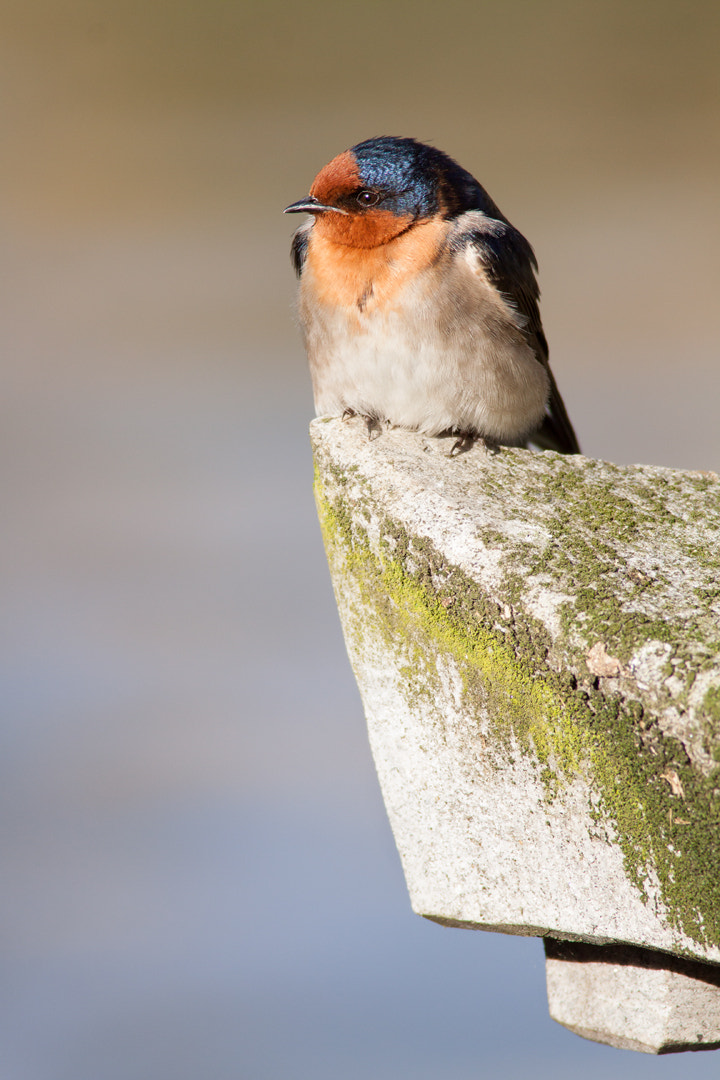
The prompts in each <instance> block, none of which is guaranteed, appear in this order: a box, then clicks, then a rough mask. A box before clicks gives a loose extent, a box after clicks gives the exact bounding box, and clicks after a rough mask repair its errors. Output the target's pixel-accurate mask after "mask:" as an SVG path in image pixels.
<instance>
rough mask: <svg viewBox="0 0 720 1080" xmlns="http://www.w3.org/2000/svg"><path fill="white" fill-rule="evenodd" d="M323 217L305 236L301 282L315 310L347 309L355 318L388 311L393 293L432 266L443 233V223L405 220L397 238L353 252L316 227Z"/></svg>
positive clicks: (446, 227)
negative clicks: (318, 307)
mask: <svg viewBox="0 0 720 1080" xmlns="http://www.w3.org/2000/svg"><path fill="white" fill-rule="evenodd" d="M383 213H384V214H387V215H388V217H391V218H392V219H393V222H394V223H396V224H397V223H398V222H399V221H401V219H400V218H398V217H396V216H395V215H393V214H389V213H388V212H387V211H384V212H383ZM329 216H330V215H329V214H323V215H322V217H321V218H318V219H317V220H316V221H315V224H314V225H313V228H312V230H311V233H310V243H309V246H308V257H307V268H306V269H307V270H309V271H310V274H309V275H307V277H309V278H310V279H311V281H312V286H311V287H312V290H313V293H314V295H315V298H316V299H317V300H318V301H319V302H320V303H321V304H325V305H327V306H329V307H342V308H345V309H352V310H354V311H355V312H356V313H358V314H359V313H362V312H369V311H372V310H377V309H380V310H382V309H387V308H389V307H391V306H392V301H393V299H394V297H395V296H396V294H397V293H398V292H400V291H401V290H402V289H403V288H404V287H405V286H406V285H408V284H409V282H410V281H411V280H412V279H413V278H414V277H415V276H417V274H419V273H422V271H423V270H425V269H427V268H428V267H429V266H432V264H433V263H435V262H437V260H438V259H439V258H440V256H441V255H442V253H443V251H444V248H445V238H446V236H447V233H448V231H449V225H448V223H447V222H446V221H442V220H438V219H436V218H433V219H431V220H429V221H428V220H426V221H418V222H416V223H415V224H410V221H411V219H410V221H409V222H408V223H407V224H409V225H410V227H409V228H408V227H407V224H405V229H404V231H403V232H401V233H400V235H397V234H395V235H391V237H390V238H388V239H387V240H386V241H380V242H379V243H376V244H375V245H373V246H365V245H363V246H353V245H351V244H349V243H347V241H345V242H343V240H339V239H337V231H336V230H335V229H334V228H332V229H330V228H323V227H322V225H323V220H322V219H324V218H326V217H329ZM334 216H335V215H333V217H334ZM340 216H341V215H337V217H340ZM369 216H370V215H364V217H369ZM346 220H347V219H346ZM333 224H334V223H333ZM319 226H320V227H319ZM333 234H334V235H333ZM308 284H309V285H310V281H308Z"/></svg>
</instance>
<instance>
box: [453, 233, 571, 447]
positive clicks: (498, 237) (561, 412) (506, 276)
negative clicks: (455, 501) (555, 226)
mask: <svg viewBox="0 0 720 1080" xmlns="http://www.w3.org/2000/svg"><path fill="white" fill-rule="evenodd" d="M463 217H467V219H468V223H467V226H465V227H464V228H461V229H460V230H459V231H458V233H457V236H456V238H455V240H454V242H455V243H456V244H457V245H458V246H462V247H466V246H468V245H470V246H472V248H473V249H474V250H475V252H476V253H477V255H478V256H479V258H480V260H481V262H482V264H483V267H484V269H485V272H486V274H487V276H488V279H489V280H490V282H491V283H492V284H493V285H494V286H495V288H496V289H497V290H498V292H500V293H501V294H502V295H503V297H504V298H505V299H506V300H507V301H508V302H509V303H510V304H511V305H512V306H513V307H514V308H515V309H516V311H519V312H520V314H521V315H522V316H523V319H524V320H525V325H524V327H523V333H524V334H525V337H526V338H527V341H528V344H529V345H530V346H531V348H532V349H533V351H534V353H535V355H536V356H537V358H538V360H539V361H540V363H541V364H543V365H544V366H545V367H546V368H547V373H548V376H549V378H550V396H549V398H548V404H547V411H546V415H545V419H544V420H543V422H542V425H541V427H540V428H539V429H538V431H537V432H535V434H534V435H532V436H531V437H530V442H533V443H535V445H536V446H539V447H540V448H541V449H544V450H557V451H558V452H559V453H561V454H579V453H580V447H579V445H578V441H577V437H576V435H575V432H574V431H573V426H572V424H571V423H570V419H569V417H568V414H567V411H566V409H565V405H564V404H563V400H562V398H561V397H560V392H559V390H558V388H557V384H556V382H555V379H554V377H553V373H552V371H551V370H550V364H549V360H548V344H547V339H546V337H545V334H544V332H543V328H542V322H541V321H540V309H539V307H538V300H539V299H540V289H539V287H538V283H537V278H536V277H535V271H536V270H537V260H536V259H535V253H534V251H533V249H532V248H531V246H530V244H529V243H528V242H527V240H526V239H525V237H524V236H523V235H522V233H519V232H518V231H517V229H515V228H513V226H512V225H510V224H509V223H508V222H506V221H499V220H496V219H495V218H490V217H485V215H481V214H477V213H472V214H468V215H463ZM461 222H462V218H460V219H458V223H461Z"/></svg>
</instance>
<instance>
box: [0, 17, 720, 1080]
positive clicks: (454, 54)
mask: <svg viewBox="0 0 720 1080" xmlns="http://www.w3.org/2000/svg"><path fill="white" fill-rule="evenodd" d="M719 47H720V7H719V6H718V5H717V3H715V2H713V0H707V2H706V0H688V2H686V3H683V4H679V3H676V2H669V0H656V2H655V3H653V4H648V3H647V2H645V0H608V2H599V3H594V2H593V3H590V2H585V0H580V2H578V0H548V2H543V0H534V2H530V0H503V2H502V3H490V2H488V0H480V2H476V3H473V4H470V3H467V2H462V0H445V2H444V3H443V4H431V3H429V2H424V0H419V2H414V3H410V2H406V0H383V2H380V0H364V2H363V3H356V2H354V0H346V2H344V3H340V4H338V3H337V2H331V0H311V2H309V3H306V4H304V5H299V6H298V5H294V6H291V5H288V4H287V3H285V2H282V3H281V2H280V0H262V2H260V0H259V2H257V3H248V2H243V0H236V2H231V0H203V2H202V3H201V2H200V0H122V2H120V0H116V2H114V3H113V2H109V0H65V2H64V3H62V4H59V3H57V0H2V6H1V8H0V96H1V99H2V102H3V108H2V116H1V118H0V124H1V125H2V133H1V135H2V137H1V138H0V154H1V155H2V167H1V169H0V183H1V185H2V191H1V193H0V235H1V237H2V247H1V252H2V254H1V256H0V265H1V267H2V280H3V285H2V291H1V296H2V300H1V303H2V309H3V313H2V320H1V321H0V335H1V337H2V365H3V368H2V393H1V394H0V409H1V411H2V417H1V418H0V439H1V440H2V455H1V457H0V469H1V470H2V487H3V490H2V506H3V526H2V530H1V539H0V546H1V548H2V553H1V559H2V567H3V572H4V587H3V597H4V599H3V605H2V639H3V644H2V650H1V651H0V652H1V655H0V665H1V669H2V716H1V726H0V746H1V749H2V753H1V755H0V770H1V775H0V833H1V835H2V865H3V875H2V881H3V884H2V889H1V890H0V934H1V936H0V948H1V949H2V960H1V963H0V993H1V995H2V1007H1V1008H0V1029H1V1030H0V1076H1V1077H2V1080H148V1078H152V1080H199V1078H203V1080H204V1078H206V1077H211V1078H213V1080H226V1078H227V1080H231V1078H232V1080H238V1078H241V1080H244V1078H247V1080H279V1078H292V1080H295V1078H297V1080H305V1078H308V1080H310V1078H312V1080H331V1078H332V1080H337V1078H338V1077H340V1078H343V1080H356V1078H357V1080H360V1078H367V1077H372V1078H373V1080H376V1078H377V1080H391V1078H392V1080H397V1078H404V1077H410V1076H412V1077H413V1080H430V1078H438V1077H442V1078H444V1080H475V1078H482V1077H503V1078H507V1080H513V1078H516V1077H517V1078H520V1077H526V1076H529V1075H532V1076H533V1077H538V1078H541V1080H542V1078H545V1077H548V1078H549V1077H552V1078H553V1080H563V1078H566V1077H567V1078H570V1077H573V1078H574V1077H576V1076H577V1075H578V1073H579V1072H580V1071H582V1075H583V1076H584V1077H586V1078H589V1080H594V1078H600V1077H606V1076H608V1075H610V1074H611V1073H612V1075H613V1076H615V1077H633V1078H634V1077H639V1078H644V1077H649V1076H651V1075H652V1076H653V1077H662V1078H666V1077H680V1076H682V1077H691V1078H695V1077H703V1078H704V1077H710V1076H713V1077H716V1076H717V1074H718V1068H720V1059H719V1058H718V1055H717V1054H715V1053H708V1054H697V1055H681V1056H677V1057H668V1058H662V1059H658V1060H655V1059H651V1058H647V1057H645V1056H642V1055H635V1054H630V1053H626V1052H621V1051H617V1050H611V1049H609V1048H606V1047H602V1046H596V1045H593V1044H591V1043H588V1042H584V1041H582V1040H580V1039H578V1038H576V1037H575V1036H572V1035H570V1034H569V1033H567V1032H565V1031H564V1030H563V1029H561V1028H560V1027H558V1026H557V1025H555V1024H553V1023H552V1022H551V1021H550V1020H549V1019H548V1017H547V1006H546V999H545V989H544V964H543V957H542V945H541V943H540V942H539V941H536V940H524V939H515V938H505V937H500V936H496V935H487V934H480V933H469V932H466V931H460V930H447V929H441V928H439V927H437V926H434V925H431V924H429V923H425V922H424V921H423V920H421V919H419V918H418V917H417V916H415V915H413V914H412V912H411V910H410V906H409V902H408V899H407V895H406V892H405V887H404V883H403V880H402V875H401V871H400V867H399V864H398V860H397V856H396V854H395V850H394V846H393V842H392V838H391V836H390V832H389V828H388V825H387V823H386V820H385V816H384V810H383V807H382V804H381V799H380V794H379V790H378V787H377V783H376V780H375V776H374V772H373V768H372V763H371V760H370V755H369V751H368V748H367V744H366V737H365V732H364V722H363V716H362V712H361V708H360V703H359V699H358V695H357V692H356V690H355V687H354V683H353V680H352V676H351V673H350V670H349V667H348V663H347V660H346V658H345V653H344V649H343V644H342V639H341V633H340V627H339V623H338V620H337V617H336V614H335V609H334V603H333V599H332V595H331V590H330V584H329V579H328V574H327V569H326V566H325V561H324V555H323V551H322V545H321V539H320V534H319V530H318V527H317V524H316V520H315V513H314V506H313V501H312V492H311V479H312V476H311V460H310V454H309V448H308V438H307V424H308V421H309V419H310V417H311V414H312V405H311V394H310V382H309V377H308V375H307V372H306V365H305V358H304V355H303V352H302V347H301V344H300V340H299V335H298V333H297V330H296V328H295V325H294V322H293V315H292V298H293V294H294V281H293V278H292V274H291V271H290V267H289V262H288V246H289V241H290V234H291V231H292V229H293V228H294V227H295V226H296V225H297V220H296V219H292V220H290V219H288V218H283V216H282V213H281V211H282V208H283V207H284V206H285V205H286V204H288V203H289V202H291V201H293V200H295V199H298V198H300V197H301V196H302V195H304V194H305V193H306V192H307V190H308V187H309V184H310V183H311V181H312V178H313V176H314V175H315V173H316V172H317V171H318V170H319V169H320V167H321V166H322V165H323V164H325V162H326V161H328V160H329V159H330V158H331V157H333V156H334V155H335V154H337V153H338V152H340V151H341V150H343V149H345V148H346V147H348V146H350V145H352V144H353V143H356V142H358V141H360V140H362V139H365V138H368V137H371V136H373V135H379V134H393V135H412V136H414V137H416V138H420V139H423V140H426V141H431V142H433V143H435V144H436V145H438V146H440V147H441V148H442V149H444V150H446V151H447V152H449V153H450V154H452V155H453V156H454V157H456V158H457V159H458V160H459V161H460V162H461V163H462V164H463V165H464V166H465V167H466V168H468V169H469V170H470V171H471V172H473V173H474V174H475V175H476V176H477V177H478V178H479V180H480V181H481V182H482V183H483V184H484V185H485V186H486V187H487V188H488V190H489V191H490V193H491V194H492V196H493V197H494V198H495V199H496V200H497V201H498V203H499V204H500V206H501V208H502V210H503V211H504V213H505V214H507V215H508V217H509V218H510V220H511V221H512V222H513V223H514V224H515V225H516V226H517V227H518V228H519V229H520V230H521V231H522V232H524V233H525V234H526V235H527V236H528V237H529V239H530V240H531V242H532V243H533V244H534V246H535V249H536V251H537V254H538V258H539V262H540V280H541V285H542V289H543V308H542V310H543V317H544V322H545V328H546V331H547V334H548V338H549V340H550V347H551V358H552V364H553V368H554V371H555V374H556V376H557V379H558V382H559V385H560V388H561V391H562V393H563V396H564V398H565V401H566V403H567V406H568V409H569V411H570V415H571V416H572V419H573V421H574V423H575V426H576V429H577V431H578V434H579V437H580V440H581V443H582V445H583V448H584V450H585V452H586V453H588V454H590V455H593V456H597V457H603V458H606V459H609V460H611V461H617V462H647V463H654V464H662V465H669V466H676V467H683V468H692V469H718V467H720V423H718V399H719V393H718V391H719V378H720V377H719V374H718V321H717V305H718V292H719V290H720V256H719V255H718V252H719V251H720V211H719V209H718V191H719V190H720V184H719V177H720V85H719V76H718V70H719V69H718V63H717V58H718V50H719Z"/></svg>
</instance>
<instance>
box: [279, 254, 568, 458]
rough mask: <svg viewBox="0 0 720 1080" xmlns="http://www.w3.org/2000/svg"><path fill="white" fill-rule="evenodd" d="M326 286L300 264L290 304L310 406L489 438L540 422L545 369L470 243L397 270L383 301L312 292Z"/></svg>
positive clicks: (524, 432) (518, 435)
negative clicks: (309, 383)
mask: <svg viewBox="0 0 720 1080" xmlns="http://www.w3.org/2000/svg"><path fill="white" fill-rule="evenodd" d="M327 291H328V290H327V288H325V289H321V288H319V287H318V282H317V281H316V280H315V277H314V273H313V269H312V266H311V265H309V266H307V267H306V269H305V272H304V273H303V278H302V283H301V290H300V299H299V313H300V321H301V323H302V326H303V331H304V334H305V339H306V346H307V352H308V357H309V361H310V371H311V374H312V380H313V389H314V396H315V409H316V412H317V414H318V415H319V416H326V415H330V416H340V415H342V414H343V413H344V412H345V411H347V410H351V411H352V412H355V413H358V414H359V415H363V416H367V417H372V418H374V419H378V420H380V421H387V422H388V423H389V424H391V425H393V426H397V427H402V428H409V429H411V430H417V431H420V432H424V433H426V434H428V435H436V434H439V433H440V432H442V431H447V430H451V431H457V432H461V433H463V434H473V435H479V436H484V437H486V438H488V439H491V440H498V441H522V440H523V439H524V438H525V437H526V436H528V435H529V434H531V433H532V432H533V431H534V430H536V429H537V427H538V426H539V424H540V422H541V420H542V417H543V414H544V411H545V405H546V401H547V397H548V390H549V380H548V376H547V372H546V369H545V367H544V366H543V365H542V364H541V363H540V362H539V361H538V360H537V358H536V356H535V353H534V351H533V349H532V348H531V347H530V345H529V344H528V342H527V340H526V339H525V337H524V335H523V333H522V330H521V326H522V316H520V315H518V313H517V312H516V311H515V310H514V309H512V308H510V307H509V306H508V305H507V303H506V302H505V301H504V299H503V298H502V297H501V296H500V295H499V294H498V293H497V291H496V290H495V289H494V288H493V287H492V285H491V284H490V283H489V282H488V281H487V279H486V278H485V276H484V274H483V273H482V271H481V270H480V269H479V266H478V263H477V260H476V259H473V257H472V253H468V255H467V257H463V256H460V257H459V258H455V259H453V260H452V263H451V264H450V265H449V264H448V260H447V259H444V260H442V261H441V264H435V265H433V266H431V267H428V268H426V269H425V270H423V271H422V272H421V273H420V274H418V275H416V276H414V277H413V278H411V279H410V280H409V281H408V279H407V278H406V279H405V282H404V283H403V284H401V286H400V288H399V289H398V290H397V291H396V292H394V295H393V296H392V297H391V298H390V300H389V301H388V300H386V301H385V303H384V304H383V306H380V305H379V304H373V302H372V299H370V301H368V302H366V303H365V304H364V305H360V304H354V305H352V306H350V305H347V304H338V303H331V302H327V301H326V300H324V299H323V300H320V299H319V298H318V297H319V296H321V295H323V294H325V295H326V294H327Z"/></svg>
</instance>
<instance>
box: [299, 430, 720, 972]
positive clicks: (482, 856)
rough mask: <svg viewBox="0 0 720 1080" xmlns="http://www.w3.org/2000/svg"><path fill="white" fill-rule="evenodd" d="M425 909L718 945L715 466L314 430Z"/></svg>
mask: <svg viewBox="0 0 720 1080" xmlns="http://www.w3.org/2000/svg"><path fill="white" fill-rule="evenodd" d="M311 430H312V439H313V444H314V450H315V458H316V467H317V482H316V494H317V501H318V509H319V514H320V520H321V523H322V527H323V532H324V537H325V543H326V548H327V552H328V558H329V562H330V567H331V572H332V577H333V583H334V587H335V592H336V597H337V602H338V607H339V610H340V614H341V618H342V622H343V628H344V632H345V638H346V642H347V647H348V652H349V655H350V659H351V662H352V665H353V668H354V671H355V675H356V677H357V681H358V684H359V687H360V691H361V694H362V697H363V702H364V706H365V711H366V715H367V720H368V727H369V734H370V742H371V746H372V750H373V754H374V757H375V762H376V766H377V770H378V774H379V777H380V782H381V786H382V790H383V795H384V799H385V803H386V806H387V810H388V814H389V817H390V821H391V824H392V827H393V831H394V834H395V839H396V842H397V846H398V849H399V852H400V856H401V859H402V862H403V867H404V870H405V875H406V879H407V883H408V888H409V891H410V896H411V900H412V903H413V907H414V909H415V910H416V911H417V912H419V913H420V914H422V915H424V916H426V917H428V918H431V919H435V920H437V921H438V922H442V923H446V924H449V925H457V926H467V927H475V928H483V929H490V930H502V931H504V932H509V933H517V934H543V935H554V936H556V937H559V938H573V939H577V940H582V941H586V942H589V943H594V944H604V943H608V942H612V943H618V942H622V943H628V944H632V945H636V946H640V947H642V948H650V949H659V950H664V951H666V952H668V953H673V954H676V955H684V956H688V957H696V958H698V959H701V960H705V961H712V962H716V963H718V962H720V874H718V851H719V850H720V845H718V840H719V839H720V769H719V767H718V762H720V483H718V479H717V477H716V476H714V474H707V475H704V474H699V473H682V472H676V471H672V470H667V469H657V468H649V467H642V466H638V467H629V468H624V467H618V466H614V465H609V464H606V463H603V462H598V461H591V460H588V459H585V458H582V457H563V456H561V455H556V454H552V453H544V454H532V453H529V452H527V451H522V450H507V449H503V450H501V451H500V452H499V453H497V454H489V453H487V452H486V451H484V450H483V449H481V448H479V447H475V448H473V449H472V450H471V451H470V452H468V453H465V454H461V455H459V456H457V457H454V458H450V457H449V456H448V450H449V448H450V446H451V445H452V440H443V439H429V438H424V437H422V436H417V435H413V434H411V433H407V432H399V431H388V432H384V433H383V434H382V435H381V436H380V437H379V438H377V439H374V440H372V441H370V440H368V438H367V436H366V434H365V430H364V426H363V425H362V424H361V423H360V422H357V421H351V422H349V423H347V422H346V423H343V422H342V421H340V420H318V421H315V422H314V423H313V425H312V429H311Z"/></svg>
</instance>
